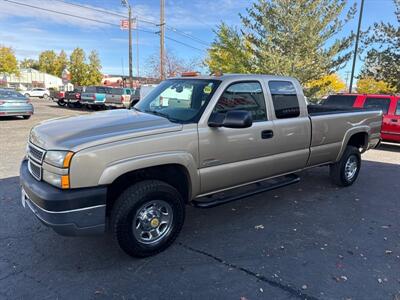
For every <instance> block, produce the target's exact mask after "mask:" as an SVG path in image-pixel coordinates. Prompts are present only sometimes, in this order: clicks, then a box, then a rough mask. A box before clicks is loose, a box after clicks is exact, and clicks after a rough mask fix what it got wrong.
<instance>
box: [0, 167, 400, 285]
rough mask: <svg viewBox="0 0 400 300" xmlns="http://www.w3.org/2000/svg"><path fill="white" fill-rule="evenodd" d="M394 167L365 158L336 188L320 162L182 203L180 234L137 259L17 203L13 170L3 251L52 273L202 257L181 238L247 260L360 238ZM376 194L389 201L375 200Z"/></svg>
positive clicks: (27, 266) (390, 193)
mask: <svg viewBox="0 0 400 300" xmlns="http://www.w3.org/2000/svg"><path fill="white" fill-rule="evenodd" d="M396 172H397V174H399V175H400V171H399V167H398V165H395V164H387V163H377V162H370V161H364V163H363V169H362V171H361V173H360V177H359V178H358V181H357V182H356V184H354V185H353V186H351V187H348V188H338V187H336V186H334V185H333V184H331V182H330V180H329V176H328V169H327V168H325V167H320V168H315V169H311V170H307V171H303V172H302V173H300V176H301V178H302V181H301V182H300V183H298V184H295V185H292V186H288V187H285V188H283V189H279V190H275V191H270V192H266V193H263V194H259V195H257V196H253V197H249V198H246V199H242V200H239V201H236V202H232V203H229V204H226V205H223V206H219V207H215V208H212V209H197V208H193V207H190V206H188V207H187V216H186V221H185V225H184V228H183V230H182V233H181V234H180V236H179V237H178V241H177V242H175V244H174V245H173V246H171V248H169V249H168V250H167V251H165V252H163V253H160V254H159V255H157V256H154V257H152V258H147V259H138V260H136V259H132V258H130V257H128V256H127V255H125V254H124V253H123V252H122V251H121V250H119V248H118V247H117V246H116V243H115V242H114V241H112V238H111V236H110V234H106V235H105V236H100V237H75V238H67V237H62V236H59V235H57V234H56V233H54V232H53V231H52V230H51V229H49V228H47V227H45V226H44V225H42V224H41V223H40V222H39V221H38V220H37V219H36V218H35V217H34V216H33V214H32V213H31V212H30V211H29V210H28V209H23V207H22V206H21V202H20V187H19V179H18V177H10V178H5V179H0V195H1V198H0V247H1V248H2V249H3V250H2V254H1V258H3V259H5V260H6V261H16V260H18V262H19V263H18V264H19V266H20V268H21V269H22V272H27V273H29V272H31V271H32V270H33V269H34V270H36V271H35V273H37V274H42V275H40V276H51V275H44V274H51V273H52V272H64V271H65V272H69V271H76V272H77V273H76V276H79V273H80V272H86V271H91V270H114V271H115V272H118V269H119V268H125V269H126V266H127V263H128V266H130V267H131V268H133V269H136V268H141V267H142V265H143V264H147V263H148V262H149V261H151V262H152V264H151V265H152V266H147V267H148V268H154V269H157V268H160V266H167V265H168V264H169V263H170V262H171V261H174V264H176V265H178V266H179V265H183V264H187V263H189V262H190V263H200V261H201V259H200V258H198V257H197V258H196V255H197V254H195V253H191V252H190V251H187V249H185V248H184V247H181V246H180V243H181V244H184V245H189V246H190V247H193V248H198V249H204V250H207V251H208V252H211V253H216V254H218V255H220V256H223V257H224V258H230V259H238V258H240V259H244V258H246V259H248V258H250V257H255V256H257V257H259V255H260V251H261V249H264V250H265V249H266V247H267V248H269V249H271V251H281V250H279V249H283V248H280V247H283V246H282V245H285V247H286V248H290V247H295V248H296V249H297V250H296V251H302V249H305V247H306V246H307V247H308V246H309V245H310V243H311V244H312V243H313V242H320V240H319V239H320V238H321V236H323V238H324V240H325V241H326V243H329V242H328V241H329V240H330V239H332V240H333V241H334V240H335V239H343V238H346V239H349V240H351V239H360V236H357V235H359V234H360V233H359V232H357V231H354V233H353V234H352V233H349V232H348V228H352V227H354V224H355V222H356V223H357V224H358V223H359V220H360V219H361V218H369V217H372V216H373V218H374V219H380V218H382V219H385V218H386V220H389V219H390V216H388V214H386V212H387V211H388V210H391V209H393V208H394V207H396V208H398V206H399V205H398V203H397V202H398V201H397V200H398V190H399V183H398V176H385V175H387V174H392V175H394V174H395V173H396ZM387 186H391V187H393V188H392V189H387V188H386V187H387ZM380 197H382V199H389V200H387V201H386V202H381V203H380V205H379V206H377V205H376V200H377V199H379V198H380ZM396 197H397V198H396ZM357 199H359V200H357ZM390 199H392V200H390ZM395 199H397V200H395ZM391 201H393V203H392V202H391ZM338 219H339V220H340V222H341V223H340V224H338ZM365 234H366V233H365ZM366 237H368V236H366ZM333 243H334V242H333ZM6 245H9V246H6ZM247 245H251V247H248V246H247ZM276 249H278V250H276ZM279 253H281V254H284V252H282V251H281V252H279ZM193 256H194V257H193ZM154 262H156V263H154ZM175 267H176V266H175ZM38 270H39V272H38ZM58 276H59V275H58ZM66 276H67V275H66ZM42 280H46V279H45V278H42Z"/></svg>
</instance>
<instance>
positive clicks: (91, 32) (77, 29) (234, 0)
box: [0, 0, 395, 78]
mask: <svg viewBox="0 0 400 300" xmlns="http://www.w3.org/2000/svg"><path fill="white" fill-rule="evenodd" d="M13 1H14V2H20V3H24V4H27V5H32V6H38V7H42V8H46V9H50V10H54V11H58V12H63V13H65V14H64V15H63V14H56V13H52V12H46V11H42V10H38V9H35V8H32V7H26V6H20V5H17V4H15V3H10V2H6V1H4V0H0V28H1V30H0V44H2V45H6V46H11V47H13V48H14V50H15V52H16V54H17V57H18V58H19V59H22V58H25V57H29V58H37V55H38V53H39V52H40V51H43V50H46V49H54V50H56V51H57V52H58V51H60V50H61V49H64V50H66V52H67V53H68V54H69V53H70V52H71V51H72V49H74V48H75V47H82V48H84V49H85V50H86V51H87V52H89V51H90V50H92V49H95V50H97V51H98V52H99V54H100V58H101V60H102V63H103V71H104V73H109V74H111V73H112V74H115V73H118V74H121V73H122V72H124V73H125V74H127V72H128V71H127V70H128V42H127V35H128V34H127V32H126V31H121V30H120V28H119V21H120V19H121V17H119V16H116V15H112V14H108V13H102V12H97V11H94V10H90V9H85V8H82V7H76V6H73V5H70V4H68V3H65V2H70V3H75V4H80V5H85V6H89V7H92V8H96V9H102V10H107V11H108V12H115V13H118V14H123V15H125V14H127V10H126V8H124V7H122V6H121V2H120V1H119V0H92V1H83V0H80V1H78V0H65V1H58V0H25V1H24V0H13ZM165 2H166V24H167V25H168V26H169V27H168V30H167V31H166V35H167V37H169V38H172V39H175V40H178V41H180V42H182V43H184V44H187V45H188V46H186V45H182V44H179V43H177V42H175V41H172V40H170V39H167V40H166V48H167V49H169V50H170V51H172V52H174V53H175V54H176V55H177V56H179V57H183V58H186V59H193V58H199V59H201V58H204V56H205V54H206V51H205V49H206V48H207V45H208V44H210V43H211V42H212V40H213V39H214V33H213V29H214V28H215V27H216V25H217V24H219V23H220V22H221V21H224V22H226V23H228V24H232V25H239V22H240V19H239V16H238V13H239V12H241V13H244V12H245V8H246V7H248V6H249V3H250V1H247V0H190V1H187V0H166V1H165ZM349 2H350V4H351V3H354V2H357V3H358V2H360V0H358V1H352V0H350V1H349ZM131 5H132V6H133V13H134V15H137V16H139V18H140V19H142V20H144V21H147V22H150V23H151V22H154V23H158V22H159V0H136V1H133V0H131ZM393 12H394V5H393V2H392V0H365V10H364V19H363V28H367V27H368V26H369V25H371V24H373V23H374V22H379V21H392V22H394V21H395V16H394V13H393ZM66 14H71V15H76V16H82V17H85V18H88V19H94V20H98V21H101V22H104V23H111V24H103V23H97V22H92V21H89V20H83V19H80V18H74V17H71V16H68V15H66ZM150 23H144V22H140V21H139V28H140V29H142V30H146V31H149V32H142V31H139V49H140V51H139V52H140V55H139V57H140V66H141V69H142V71H143V69H144V68H145V66H146V61H147V60H148V58H149V57H150V56H152V55H155V54H157V53H158V51H159V37H158V35H157V34H155V32H156V31H158V30H159V29H158V27H157V26H155V25H153V24H150ZM356 26H357V20H353V21H352V22H351V23H349V24H348V26H346V28H345V29H344V31H343V34H348V33H349V31H350V30H356ZM174 29H177V30H179V31H180V33H181V34H178V33H176V32H175V31H174ZM185 35H186V36H185ZM187 35H189V36H193V37H194V39H192V38H189V37H187ZM134 44H136V33H135V32H134ZM189 46H191V47H189ZM360 65H361V63H358V67H359V66H360ZM349 69H350V63H349V64H348V66H347V67H346V68H345V69H344V70H342V71H341V72H340V74H341V75H342V77H343V78H345V72H346V71H347V70H349ZM134 74H136V45H134Z"/></svg>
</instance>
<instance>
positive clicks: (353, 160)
mask: <svg viewBox="0 0 400 300" xmlns="http://www.w3.org/2000/svg"><path fill="white" fill-rule="evenodd" d="M346 164H351V165H352V166H356V170H355V171H354V169H353V171H350V169H351V167H350V165H348V169H347V170H346ZM360 169H361V154H360V151H359V150H358V149H357V147H354V146H347V147H346V150H345V151H344V153H343V155H342V158H341V159H340V160H339V161H338V162H337V163H335V164H332V165H331V166H330V176H331V178H332V180H333V182H334V183H335V184H337V185H338V186H350V185H352V184H353V183H354V182H355V181H356V180H357V177H358V173H359V172H360ZM350 175H351V176H350Z"/></svg>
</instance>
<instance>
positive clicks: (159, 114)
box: [144, 110, 181, 123]
mask: <svg viewBox="0 0 400 300" xmlns="http://www.w3.org/2000/svg"><path fill="white" fill-rule="evenodd" d="M144 112H145V113H149V114H153V115H156V116H160V117H163V118H166V119H168V120H169V121H171V122H174V123H180V122H181V120H178V119H174V118H171V117H170V116H169V115H168V114H166V113H162V112H160V111H157V110H145V111H144Z"/></svg>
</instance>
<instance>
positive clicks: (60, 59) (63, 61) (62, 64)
mask: <svg viewBox="0 0 400 300" xmlns="http://www.w3.org/2000/svg"><path fill="white" fill-rule="evenodd" d="M55 63H56V65H55V72H56V76H58V77H61V74H62V71H63V70H64V69H65V68H66V67H67V66H68V57H67V53H65V51H64V50H61V52H60V54H59V55H58V56H57V58H56V62H55Z"/></svg>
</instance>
